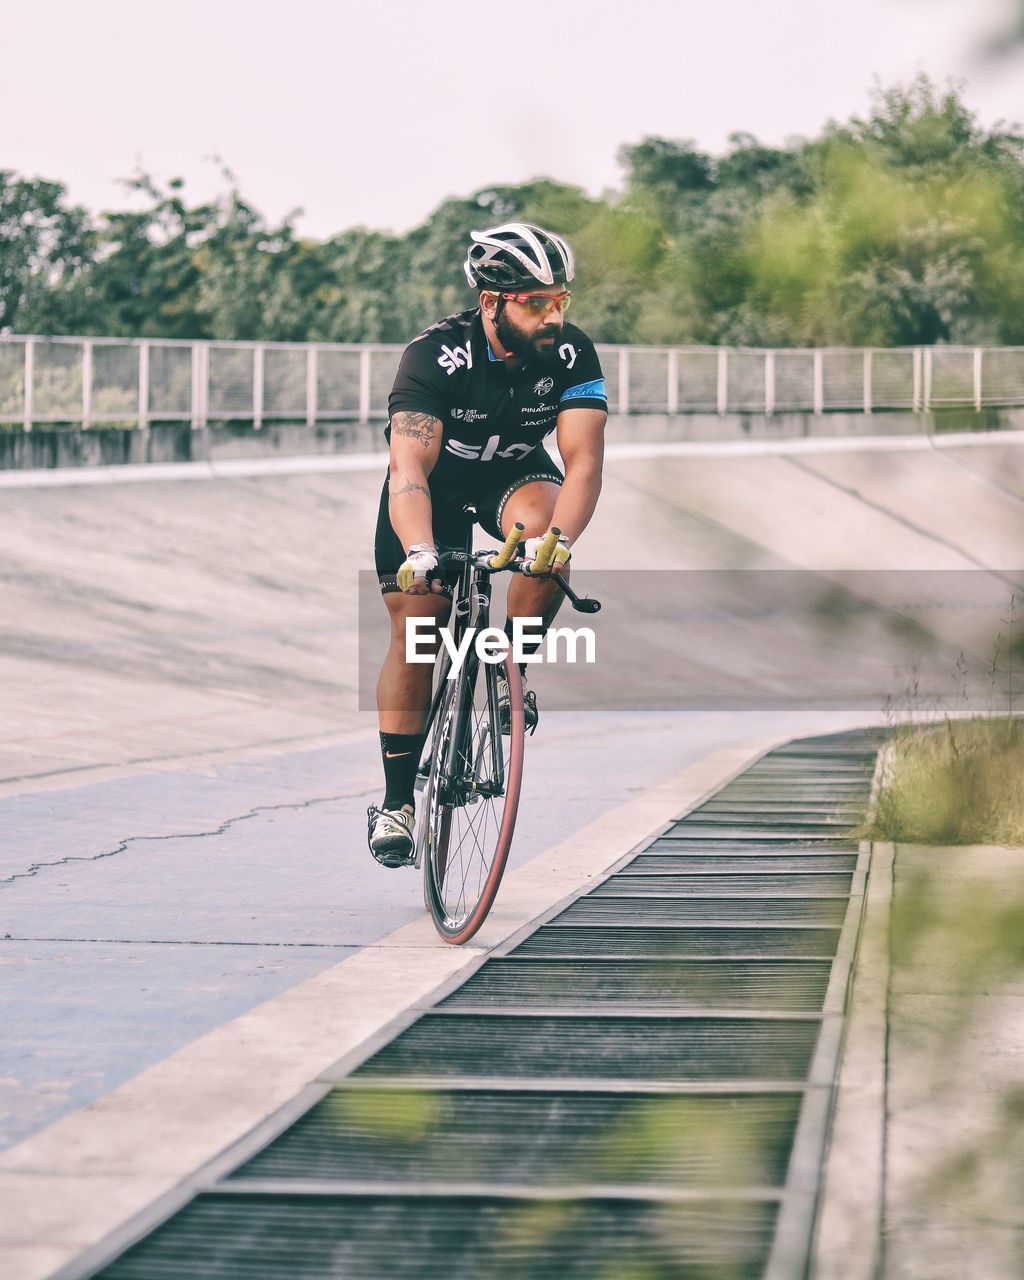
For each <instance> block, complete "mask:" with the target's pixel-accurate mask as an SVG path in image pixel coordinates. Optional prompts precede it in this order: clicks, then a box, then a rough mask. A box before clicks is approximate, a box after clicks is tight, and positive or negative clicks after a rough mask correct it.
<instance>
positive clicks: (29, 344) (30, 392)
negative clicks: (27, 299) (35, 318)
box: [23, 338, 36, 431]
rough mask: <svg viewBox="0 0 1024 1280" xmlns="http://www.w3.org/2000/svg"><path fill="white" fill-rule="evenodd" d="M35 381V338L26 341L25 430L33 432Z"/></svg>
mask: <svg viewBox="0 0 1024 1280" xmlns="http://www.w3.org/2000/svg"><path fill="white" fill-rule="evenodd" d="M35 380H36V340H35V338H26V339H25V399H24V406H23V407H24V410H25V422H24V425H25V430H26V431H31V430H32V417H33V413H34V411H35Z"/></svg>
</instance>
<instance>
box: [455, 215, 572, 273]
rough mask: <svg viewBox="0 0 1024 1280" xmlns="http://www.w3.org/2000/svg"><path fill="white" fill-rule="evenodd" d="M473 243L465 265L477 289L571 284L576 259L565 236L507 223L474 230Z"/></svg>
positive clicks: (540, 228)
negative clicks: (482, 229) (484, 229)
mask: <svg viewBox="0 0 1024 1280" xmlns="http://www.w3.org/2000/svg"><path fill="white" fill-rule="evenodd" d="M469 234H470V237H471V239H472V241H473V243H472V244H471V245H470V246H469V253H468V254H467V255H466V261H465V262H464V263H463V264H462V265H463V268H464V270H465V272H466V279H467V280H468V281H469V283H470V286H471V287H472V288H474V289H523V288H526V289H531V288H535V287H536V286H537V285H538V284H540V285H553V284H568V283H569V281H570V280H571V279H572V278H573V276H574V275H575V274H576V260H575V258H574V257H573V256H572V250H571V249H570V248H569V246H568V244H566V242H565V241H564V240H563V239H562V237H561V236H556V235H555V234H554V232H551V231H545V230H544V228H543V227H535V226H533V225H532V224H531V223H529V222H506V223H504V224H503V225H502V226H500V227H490V228H488V230H486V231H471V232H470V233H469Z"/></svg>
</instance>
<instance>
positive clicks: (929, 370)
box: [924, 347, 932, 413]
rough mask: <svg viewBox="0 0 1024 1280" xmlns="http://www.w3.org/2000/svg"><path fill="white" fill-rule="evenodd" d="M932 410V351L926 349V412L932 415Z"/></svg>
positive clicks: (929, 348) (928, 348)
mask: <svg viewBox="0 0 1024 1280" xmlns="http://www.w3.org/2000/svg"><path fill="white" fill-rule="evenodd" d="M931 408H932V349H931V347H925V349H924V411H925V413H930V412H931Z"/></svg>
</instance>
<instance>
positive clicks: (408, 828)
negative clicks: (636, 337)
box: [368, 222, 608, 867]
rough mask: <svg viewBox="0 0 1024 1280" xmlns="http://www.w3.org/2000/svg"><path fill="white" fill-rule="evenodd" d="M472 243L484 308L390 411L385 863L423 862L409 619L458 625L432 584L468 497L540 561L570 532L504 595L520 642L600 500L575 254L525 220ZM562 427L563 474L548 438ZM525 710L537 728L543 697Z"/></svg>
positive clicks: (375, 845) (418, 723) (420, 680)
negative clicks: (538, 568) (572, 307)
mask: <svg viewBox="0 0 1024 1280" xmlns="http://www.w3.org/2000/svg"><path fill="white" fill-rule="evenodd" d="M470 234H471V239H472V243H471V245H470V248H469V253H468V255H467V257H466V261H465V263H464V264H463V266H464V270H465V273H466V278H467V279H468V281H469V284H470V286H471V287H472V288H473V289H475V290H476V291H477V293H478V295H479V306H478V307H475V308H473V309H471V310H469V311H462V312H460V313H458V314H457V315H452V316H448V317H447V318H446V319H444V320H440V321H438V323H437V324H434V325H431V327H430V328H429V329H427V330H426V331H425V332H423V333H421V334H420V335H419V337H417V338H416V339H414V340H413V342H411V343H410V344H409V346H408V347H407V348H406V349H405V353H404V354H403V356H402V362H401V365H400V367H399V370H398V375H397V377H396V379H395V385H394V387H393V389H392V391H391V396H390V399H389V402H388V413H389V423H388V427H387V430H386V432H385V435H386V438H387V439H388V441H389V445H390V465H389V468H388V475H387V478H386V479H385V481H384V487H383V490H382V492H381V499H380V510H379V513H378V518H377V531H376V538H375V543H374V554H375V560H376V566H377V577H378V579H379V580H380V584H381V592H382V593H383V597H384V602H385V604H386V606H387V609H388V613H389V614H390V616H391V644H390V648H389V650H388V654H387V657H386V658H385V660H384V665H383V667H382V668H381V673H380V679H379V681H378V684H377V707H378V712H379V717H380V743H381V755H382V757H383V762H384V778H385V795H384V799H383V801H382V803H381V804H380V805H379V806H377V805H371V806H370V809H369V811H368V820H369V821H368V826H369V833H368V839H369V845H370V851H371V853H372V854H373V856H374V857H375V858H376V859H377V861H378V862H380V863H382V864H383V865H384V866H387V867H399V866H406V865H409V864H410V863H411V862H412V859H413V846H414V841H413V816H414V784H415V780H416V771H417V768H418V766H419V762H420V756H421V754H422V750H423V741H424V724H425V723H426V718H427V714H428V711H429V707H430V686H431V677H432V674H433V671H432V668H431V667H430V666H429V665H424V664H422V663H407V662H406V657H405V655H406V622H407V620H408V619H409V618H427V617H429V618H433V619H435V620H436V623H437V625H439V626H443V625H444V624H445V623H446V622H447V620H448V615H449V612H450V609H451V587H450V585H449V584H448V583H447V582H446V581H445V580H444V579H443V578H441V577H438V576H437V569H438V554H439V549H443V548H445V547H457V546H461V545H462V542H463V538H464V535H465V532H466V525H467V522H468V521H469V519H470V518H471V517H469V516H467V515H466V513H465V511H464V510H463V508H464V507H465V506H466V505H467V504H472V505H473V506H474V507H475V509H476V513H477V516H476V518H477V520H478V521H479V523H480V525H481V526H482V527H483V528H484V529H485V530H486V531H487V532H488V533H490V534H492V535H493V536H494V537H495V538H498V539H499V541H504V539H505V536H506V535H507V534H508V532H509V530H510V529H511V528H512V526H513V524H515V523H516V522H519V523H521V524H523V525H524V527H525V531H526V532H525V544H524V545H525V555H526V557H527V558H528V559H530V560H532V559H533V558H534V555H535V551H536V547H537V545H538V543H539V542H540V540H541V538H542V536H543V535H544V534H545V533H546V532H547V531H548V529H549V528H551V527H552V526H554V527H556V528H558V529H560V530H561V537H560V539H559V544H558V547H557V550H556V552H555V557H554V560H553V561H552V563H551V565H550V567H549V569H548V570H546V571H545V572H544V573H542V574H537V575H535V576H531V577H526V576H523V575H520V574H517V575H516V576H515V577H514V578H513V580H512V581H511V583H510V584H509V590H508V618H509V621H508V622H507V623H506V631H507V632H508V633H509V635H511V619H513V618H517V617H529V618H538V617H539V618H541V619H542V620H543V625H544V627H545V628H546V627H547V626H549V625H550V623H551V622H552V620H553V619H554V616H555V614H556V613H557V611H558V608H559V605H560V604H561V602H562V593H561V592H560V591H558V590H557V586H556V584H555V583H554V582H552V581H551V580H550V575H551V574H552V573H567V566H568V562H569V558H570V551H569V549H570V547H571V545H572V543H573V542H575V540H576V539H577V538H578V537H579V535H580V534H581V533H582V532H583V530H584V529H585V528H586V526H587V524H588V522H589V520H590V518H591V516H592V515H593V513H594V508H595V506H596V505H597V498H598V494H599V493H600V491H601V465H602V460H603V454H604V426H605V421H606V419H607V416H608V413H607V410H608V400H607V394H606V391H605V383H604V378H603V377H602V374H601V366H600V363H599V361H598V358H597V353H596V351H595V350H594V345H593V343H592V342H591V341H590V339H589V338H588V337H587V335H586V334H585V333H584V332H583V331H582V330H581V329H578V328H576V326H575V325H571V324H566V323H565V312H566V310H567V309H568V307H569V301H570V298H571V293H570V291H569V289H568V287H567V286H568V285H569V283H570V282H571V281H572V279H573V276H574V274H575V263H574V259H573V254H572V250H571V249H570V248H569V245H568V244H567V243H566V242H565V240H563V239H562V238H561V236H558V235H555V234H554V233H553V232H550V231H545V230H543V228H541V227H537V226H533V225H532V224H530V223H525V222H511V223H507V224H505V225H503V226H499V227H492V228H490V229H489V230H487V231H473V232H471V233H470ZM556 429H557V434H556V441H557V444H558V451H559V453H560V454H561V458H562V462H563V464H564V466H565V474H564V476H563V474H562V472H561V471H559V469H558V467H557V466H556V465H555V463H554V461H553V460H552V458H551V457H550V456H549V455H548V453H547V451H546V450H545V449H544V446H543V443H542V442H543V440H544V438H545V437H546V436H547V435H549V434H550V433H551V431H552V430H556ZM537 643H539V639H538V641H537ZM507 697H508V695H507V691H506V692H505V694H504V698H505V701H506V705H507ZM525 714H526V727H527V728H528V729H531V730H532V729H533V728H535V727H536V724H537V703H536V696H535V695H534V694H533V692H532V691H531V692H529V693H526V694H525Z"/></svg>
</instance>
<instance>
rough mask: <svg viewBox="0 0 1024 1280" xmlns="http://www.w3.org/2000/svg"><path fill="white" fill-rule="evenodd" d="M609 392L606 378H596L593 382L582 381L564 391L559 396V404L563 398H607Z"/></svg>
mask: <svg viewBox="0 0 1024 1280" xmlns="http://www.w3.org/2000/svg"><path fill="white" fill-rule="evenodd" d="M607 399H608V392H607V390H606V389H605V385H604V378H595V379H594V380H593V381H592V382H581V383H579V384H578V385H577V386H575V387H569V388H567V389H566V390H565V391H563V392H562V394H561V397H560V398H559V404H561V403H562V401H563V400H607Z"/></svg>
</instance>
